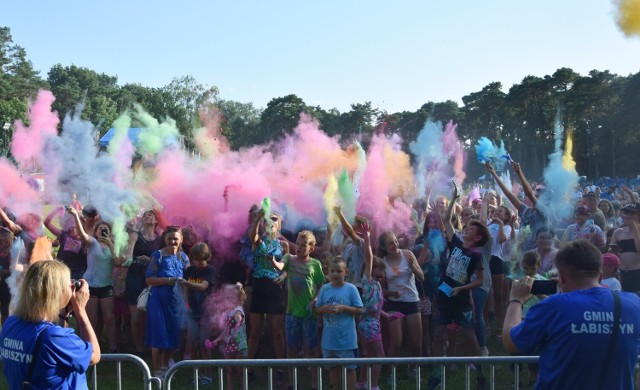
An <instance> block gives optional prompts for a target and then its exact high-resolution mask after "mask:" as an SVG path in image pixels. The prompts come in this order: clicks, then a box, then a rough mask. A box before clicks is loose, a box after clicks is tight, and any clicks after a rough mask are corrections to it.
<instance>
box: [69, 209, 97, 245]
mask: <svg viewBox="0 0 640 390" xmlns="http://www.w3.org/2000/svg"><path fill="white" fill-rule="evenodd" d="M67 212H68V213H69V214H71V216H72V217H73V220H74V221H75V223H76V231H77V232H78V236H79V237H80V239H81V240H82V242H84V243H85V244H88V243H89V241H91V236H90V235H88V234H87V232H85V231H84V227H83V226H82V221H81V220H80V216H79V215H78V212H77V211H76V209H74V208H73V207H67Z"/></svg>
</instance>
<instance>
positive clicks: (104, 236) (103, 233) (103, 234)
mask: <svg viewBox="0 0 640 390" xmlns="http://www.w3.org/2000/svg"><path fill="white" fill-rule="evenodd" d="M100 234H101V235H102V237H103V238H108V237H109V231H108V230H107V229H102V230H101V231H100Z"/></svg>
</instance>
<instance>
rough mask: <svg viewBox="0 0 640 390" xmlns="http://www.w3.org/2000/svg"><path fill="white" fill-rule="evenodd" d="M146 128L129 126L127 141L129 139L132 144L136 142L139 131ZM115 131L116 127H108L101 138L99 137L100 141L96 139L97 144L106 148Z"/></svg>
mask: <svg viewBox="0 0 640 390" xmlns="http://www.w3.org/2000/svg"><path fill="white" fill-rule="evenodd" d="M146 130H147V129H143V128H141V127H130V128H129V133H128V136H129V141H131V143H132V144H134V145H135V144H137V143H138V137H139V136H140V133H141V132H142V131H146ZM115 133H116V129H115V128H113V127H112V128H110V129H109V131H107V132H106V133H105V135H103V136H102V138H100V141H98V145H100V147H101V148H105V149H106V147H107V146H109V142H111V138H113V136H114V134H115Z"/></svg>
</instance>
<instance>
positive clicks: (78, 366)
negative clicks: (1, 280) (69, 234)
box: [0, 260, 100, 389]
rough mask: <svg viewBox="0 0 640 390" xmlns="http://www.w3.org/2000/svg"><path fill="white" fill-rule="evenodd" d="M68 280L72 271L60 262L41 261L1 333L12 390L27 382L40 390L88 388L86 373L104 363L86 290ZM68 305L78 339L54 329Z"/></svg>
mask: <svg viewBox="0 0 640 390" xmlns="http://www.w3.org/2000/svg"><path fill="white" fill-rule="evenodd" d="M70 281H71V273H70V272H69V268H68V267H67V266H66V265H64V264H63V263H62V262H60V261H57V260H42V261H38V262H36V263H34V264H32V265H31V266H30V267H29V269H28V270H27V273H26V275H25V278H24V280H23V281H22V285H21V286H20V298H19V299H18V303H17V305H16V310H15V311H14V314H13V315H12V316H11V317H9V319H8V320H7V322H6V323H5V324H4V326H3V327H2V332H0V352H1V353H0V355H1V356H2V360H3V369H4V375H5V378H7V382H9V388H11V389H20V388H23V382H24V381H28V382H29V383H31V386H32V388H38V389H87V388H88V386H87V378H86V376H85V372H86V370H87V369H88V368H89V365H92V364H96V363H98V361H99V360H100V345H99V344H98V339H97V337H96V334H95V333H94V331H93V328H92V327H91V323H90V321H89V317H88V315H87V312H86V310H85V307H86V304H87V301H88V300H89V288H88V285H87V283H86V282H85V281H83V280H81V281H80V282H81V287H80V289H78V290H76V289H75V286H74V284H73V283H70ZM69 303H71V306H72V307H73V312H74V313H75V316H76V319H77V323H78V335H76V334H75V333H74V332H73V329H67V328H62V327H60V326H58V325H55V321H57V320H58V315H59V313H60V310H61V309H62V308H64V307H67V305H68V304H69ZM36 340H37V341H36ZM37 342H39V344H40V345H39V348H36V343H37ZM36 354H37V356H35V355H36ZM21 356H22V357H24V358H20V357H21ZM32 359H33V360H32ZM31 360H32V363H29V361H31ZM31 364H32V365H33V366H32V367H30V366H31ZM29 372H31V377H30V378H28V377H27V375H28V373H29Z"/></svg>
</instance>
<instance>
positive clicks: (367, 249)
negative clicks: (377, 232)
mask: <svg viewBox="0 0 640 390" xmlns="http://www.w3.org/2000/svg"><path fill="white" fill-rule="evenodd" d="M362 228H363V229H364V276H365V278H366V279H367V280H370V279H371V272H372V270H373V250H372V249H371V226H370V225H369V224H368V223H365V224H364V225H363V226H362Z"/></svg>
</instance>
